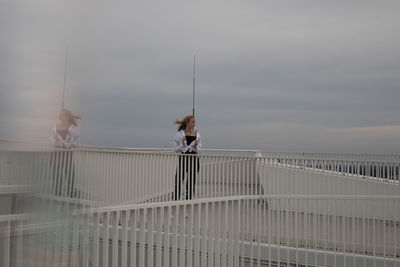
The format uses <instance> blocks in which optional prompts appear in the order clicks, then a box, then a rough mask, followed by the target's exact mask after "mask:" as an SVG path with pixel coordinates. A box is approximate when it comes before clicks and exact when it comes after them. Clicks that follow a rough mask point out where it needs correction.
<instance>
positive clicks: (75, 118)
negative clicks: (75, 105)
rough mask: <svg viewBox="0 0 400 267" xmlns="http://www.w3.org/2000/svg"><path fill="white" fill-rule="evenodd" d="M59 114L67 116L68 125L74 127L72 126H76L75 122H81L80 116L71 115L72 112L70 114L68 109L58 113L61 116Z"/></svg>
mask: <svg viewBox="0 0 400 267" xmlns="http://www.w3.org/2000/svg"><path fill="white" fill-rule="evenodd" d="M61 113H64V114H66V115H67V117H68V122H69V125H71V124H72V125H74V126H78V123H77V122H76V120H81V119H82V118H81V116H79V115H78V114H74V113H72V112H71V111H70V110H68V109H62V110H61V112H60V114H61Z"/></svg>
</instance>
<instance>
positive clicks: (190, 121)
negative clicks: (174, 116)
mask: <svg viewBox="0 0 400 267" xmlns="http://www.w3.org/2000/svg"><path fill="white" fill-rule="evenodd" d="M174 124H176V125H178V131H180V130H185V129H186V128H191V129H194V126H195V125H196V119H195V118H194V116H193V115H187V116H186V117H184V118H183V119H182V120H176V121H175V122H174Z"/></svg>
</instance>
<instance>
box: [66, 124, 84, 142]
mask: <svg viewBox="0 0 400 267" xmlns="http://www.w3.org/2000/svg"><path fill="white" fill-rule="evenodd" d="M66 141H67V142H68V144H69V146H70V147H79V146H80V145H81V138H80V131H79V128H78V127H71V128H70V130H69V131H68V136H67V140H66Z"/></svg>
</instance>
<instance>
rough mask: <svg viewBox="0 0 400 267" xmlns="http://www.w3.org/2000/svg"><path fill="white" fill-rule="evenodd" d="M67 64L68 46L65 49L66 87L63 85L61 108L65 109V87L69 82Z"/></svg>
mask: <svg viewBox="0 0 400 267" xmlns="http://www.w3.org/2000/svg"><path fill="white" fill-rule="evenodd" d="M67 64H68V48H66V49H65V66H64V87H63V94H62V102H61V109H64V95H65V87H66V83H67Z"/></svg>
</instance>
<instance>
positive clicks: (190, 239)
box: [75, 196, 400, 266]
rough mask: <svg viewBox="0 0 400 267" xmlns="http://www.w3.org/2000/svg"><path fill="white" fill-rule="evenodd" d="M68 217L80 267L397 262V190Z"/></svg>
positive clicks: (133, 208)
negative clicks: (75, 226) (73, 223)
mask: <svg viewBox="0 0 400 267" xmlns="http://www.w3.org/2000/svg"><path fill="white" fill-rule="evenodd" d="M76 218H77V221H79V225H80V233H82V235H83V236H85V238H86V239H85V240H84V241H83V242H84V245H83V246H82V251H81V253H82V255H81V259H82V262H83V266H89V265H92V264H93V266H245V265H247V264H249V263H250V264H260V265H261V266H281V265H280V264H286V265H285V266H287V265H289V264H297V265H299V266H302V265H305V266H384V265H385V266H397V265H398V264H400V243H399V240H400V198H399V197H345V196H342V197H323V196H319V197H317V196H314V197H306V196H284V197H283V196H263V197H262V198H260V197H257V196H241V197H226V198H216V199H203V200H192V201H184V202H165V203H151V204H142V205H131V206H119V207H105V208H99V209H92V210H90V211H82V213H81V215H80V216H79V215H77V217H76ZM75 231H76V230H75ZM85 233H86V234H85Z"/></svg>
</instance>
